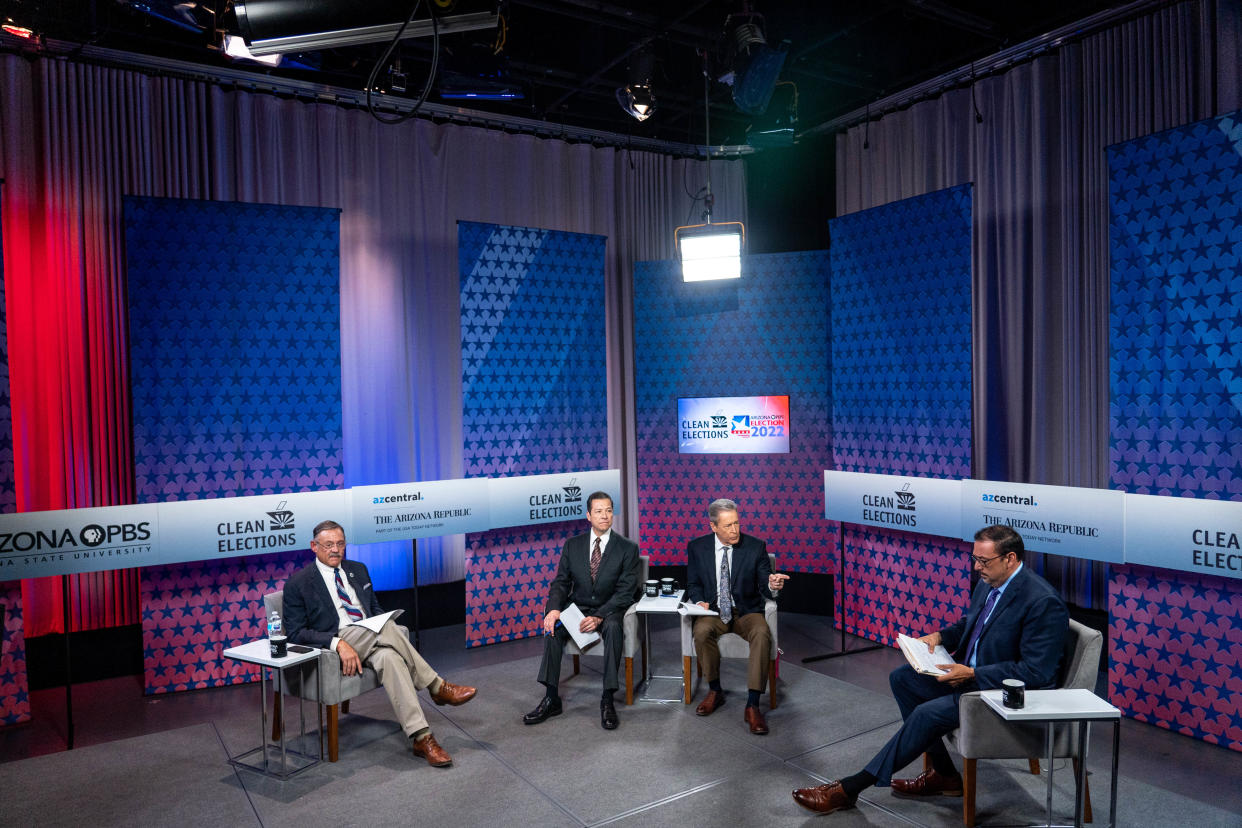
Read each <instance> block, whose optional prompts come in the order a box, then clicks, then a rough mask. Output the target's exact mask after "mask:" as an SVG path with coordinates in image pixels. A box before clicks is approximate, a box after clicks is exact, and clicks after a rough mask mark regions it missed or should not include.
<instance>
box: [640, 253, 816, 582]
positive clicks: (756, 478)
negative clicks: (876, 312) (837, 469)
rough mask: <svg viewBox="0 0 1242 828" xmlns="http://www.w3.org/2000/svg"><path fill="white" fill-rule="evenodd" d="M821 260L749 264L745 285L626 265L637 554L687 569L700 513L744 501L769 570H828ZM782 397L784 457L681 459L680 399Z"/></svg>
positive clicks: (703, 520) (675, 268)
mask: <svg viewBox="0 0 1242 828" xmlns="http://www.w3.org/2000/svg"><path fill="white" fill-rule="evenodd" d="M828 336H829V325H828V253H827V252H825V251H813V252H805V253H779V254H764V255H754V256H746V257H744V258H743V259H742V277H741V279H738V280H734V281H722V282H694V283H690V284H686V283H684V282H682V278H681V265H680V264H679V263H678V262H675V261H661V262H638V263H637V264H636V265H635V268H634V393H635V400H634V407H635V417H636V423H635V427H636V432H637V445H636V467H637V477H638V497H639V503H638V508H639V518H640V531H641V539H642V549H643V551H644V552H646V553H648V554H649V555H650V556H651V563H652V564H684V563H685V562H686V542H687V541H689V540H690V539H691V538H695V537H698V536H699V535H703V534H706V533H707V532H708V531H709V523H708V518H707V506H708V504H709V503H711V502H712V501H713V500H715V499H716V498H719V497H727V498H729V499H731V500H735V501H737V503H738V513H739V515H740V517H741V521H742V531H744V532H746V533H747V534H750V535H754V536H756V537H760V538H763V539H764V540H766V541H767V542H768V550H769V551H771V552H774V553H775V554H776V565H777V568H779V569H781V570H782V571H787V572H789V571H792V572H831V571H833V570H835V566H834V561H835V555H834V550H835V549H836V542H835V534H834V532H833V528H834V525H833V524H830V523H829V522H828V521H826V520H824V469H827V468H830V465H829V464H830V462H831V458H832V449H831V444H832V439H833V438H832V425H831V422H830V421H829V416H830V413H831V406H830V403H829V389H830V385H831V382H830V379H829V373H828V371H829V358H828ZM766 395H788V396H789V435H790V436H789V453H788V454H679V453H678V450H677V446H678V434H679V425H680V424H679V423H678V421H677V400H678V398H681V397H750V396H766Z"/></svg>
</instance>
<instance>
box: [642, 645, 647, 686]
mask: <svg viewBox="0 0 1242 828" xmlns="http://www.w3.org/2000/svg"><path fill="white" fill-rule="evenodd" d="M642 648H643V678H644V679H645V678H647V642H646V641H643V643H642Z"/></svg>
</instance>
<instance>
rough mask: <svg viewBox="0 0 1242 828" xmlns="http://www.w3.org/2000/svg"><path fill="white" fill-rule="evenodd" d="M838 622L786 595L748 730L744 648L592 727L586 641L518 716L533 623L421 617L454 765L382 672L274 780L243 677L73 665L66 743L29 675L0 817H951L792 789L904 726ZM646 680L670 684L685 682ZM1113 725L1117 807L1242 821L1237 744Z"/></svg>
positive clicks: (659, 640)
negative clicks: (834, 804)
mask: <svg viewBox="0 0 1242 828" xmlns="http://www.w3.org/2000/svg"><path fill="white" fill-rule="evenodd" d="M656 623H657V624H659V623H660V622H659V621H657V622H656ZM837 640H838V639H837V634H836V633H835V632H833V630H832V628H831V627H830V621H829V619H823V618H818V617H813V616H802V615H797V614H793V613H786V614H782V616H781V647H782V649H783V651H784V656H783V662H782V666H781V682H780V690H779V705H778V708H777V709H776V710H775V711H772V712H771V713H769V715H768V723H769V726H770V727H771V730H772V732H771V734H770V735H768V736H764V737H757V736H752V735H750V734H749V732H748V731H747V730H746V728H745V726H744V725H743V723H742V708H743V702H744V693H741V692H740V690H741V688H742V686H743V684H744V664H743V663H740V662H729V663H726V669H725V673H724V681H725V687H726V689H732V690H734V691H739V692H735V693H733V694H732V695H731V696H730V697H729V701H728V704H727V705H726V706H725V707H724V708H723V709H721V710H719V711H718V712H717V713H715V714H714V715H712V716H711V717H708V718H699V717H696V716H695V715H694V712H693V707H686V706H685V705H683V704H681V703H680V702H672V703H668V704H660V703H639V704H635V705H634V706H633V707H625V706H624V705H621V706H620V707H619V714H620V718H621V727H620V728H619V729H618V730H617V731H615V732H611V733H610V732H606V731H604V730H602V729H601V728H600V726H599V675H598V672H597V671H596V669H595V662H596V661H597V660H596V659H593V658H583V659H582V664H583V674H582V675H580V676H577V677H573V678H570V677H569V673H570V670H569V661H568V659H566V669H565V680H564V681H563V684H562V695H563V697H564V699H565V702H566V710H565V714H564V715H562V716H560V717H558V718H554V719H551V720H549V721H548V722H545V723H544V724H542V725H539V726H537V727H526V726H524V725H523V724H522V723H521V716H522V714H523V713H525V712H526V711H527V710H529V709H531V708H532V707H533V706H534V705H535V703H536V702H537V701H538V698H539V696H540V688H539V686H538V685H537V684H536V683H535V680H534V675H535V670H536V667H537V665H538V653H539V652H540V650H539V647H540V645H539V643H538V642H537V641H521V642H512V643H508V644H499V645H494V646H491V647H483V648H478V649H475V650H466V649H464V648H463V647H462V645H461V642H462V629H461V627H447V628H440V629H437V630H431V631H428V632H426V633H425V634H424V635H423V637H422V650H423V653H424V654H425V655H426V656H427V657H428V659H429V660H430V661H431V663H432V664H433V665H434V666H435V667H436V668H437V669H438V670H439V671H440V672H441V673H442V674H443V675H445V676H446V677H447V678H448V679H449V680H451V681H454V682H458V683H464V684H473V685H476V686H477V687H478V688H479V695H478V697H477V698H476V699H475V700H474V701H472V702H470V703H469V704H467V705H465V706H463V707H459V708H439V707H435V706H434V705H431V704H430V703H428V704H427V706H426V709H427V711H428V716H429V719H430V721H431V724H432V727H433V730H434V732H435V734H436V736H437V738H438V740H439V741H440V743H441V744H442V745H443V746H444V747H445V748H446V749H447V750H448V751H449V752H450V753H451V754H452V755H453V757H454V760H455V764H454V766H453V767H452V768H448V769H433V768H431V767H428V766H427V765H426V763H425V762H423V761H422V760H419V759H415V758H414V757H413V756H412V755H411V754H410V752H409V748H408V742H407V740H406V739H405V738H404V737H403V736H402V734H401V733H400V731H399V729H398V728H397V726H396V724H395V722H393V720H392V717H391V713H390V710H389V707H388V702H387V699H386V698H385V696H384V694H383V692H382V691H377V692H374V693H371V694H369V695H367V696H364V697H362V698H360V699H357V700H355V702H354V706H353V712H352V713H351V714H350V715H348V716H344V717H342V723H341V759H340V762H338V763H336V764H329V763H326V762H325V763H324V764H321V765H319V766H317V767H314V768H311V769H309V770H307V771H306V772H304V773H303V774H301V775H299V776H296V777H294V778H293V779H291V780H290V781H287V782H280V781H276V780H272V779H268V778H265V777H262V776H260V775H258V774H255V773H251V772H249V771H244V770H234V769H233V768H232V767H231V766H230V765H229V764H228V763H227V759H228V757H229V756H230V755H233V754H237V753H240V752H242V751H244V750H246V749H248V748H251V747H254V746H255V745H256V744H257V743H258V738H259V734H258V723H257V720H258V707H257V705H258V690H257V687H255V686H243V687H232V688H220V689H214V690H203V691H196V692H190V693H180V694H175V695H169V696H161V697H153V698H144V697H143V696H142V695H141V689H140V686H139V683H138V680H137V678H127V679H115V680H110V681H106V682H97V683H94V684H91V685H79V686H78V687H77V688H76V691H75V702H76V704H75V721H76V725H77V727H76V738H77V746H76V747H75V749H74V750H72V751H66V750H64V711H63V693H62V692H61V691H42V692H40V693H36V694H35V695H34V699H33V701H34V707H35V714H36V721H35V722H33V723H31V724H29V725H23V726H19V727H12V728H7V729H3V730H0V756H2V759H3V764H0V789H2V790H3V791H4V804H3V806H0V824H3V825H69V824H74V825H79V824H82V823H83V822H90V823H92V824H95V825H170V824H178V825H222V824H226V825H271V826H275V825H292V826H307V825H328V824H333V825H376V824H420V825H421V824H428V825H445V826H456V825H463V826H474V825H501V824H507V825H540V826H544V825H547V826H559V825H566V826H582V825H605V824H615V825H632V826H640V825H685V826H689V825H712V824H716V825H756V826H759V825H762V826H767V825H777V824H786V825H798V824H804V823H812V824H816V825H828V824H833V825H843V826H844V825H899V826H900V825H927V826H954V825H960V824H961V800H960V799H953V798H937V799H933V800H930V801H909V800H902V799H897V798H894V797H892V796H890V795H889V793H888V791H887V789H878V788H876V789H872V790H871V791H869V792H868V793H866V794H864V797H863V799H862V800H861V801H860V803H859V807H858V808H857V809H854V810H850V811H844V812H840V813H837V814H834V815H832V816H829V817H823V818H817V817H815V816H813V815H811V814H809V813H808V812H805V811H803V810H802V809H801V808H799V807H798V806H797V805H796V804H795V803H794V802H793V800H792V799H791V798H790V795H789V792H790V790H791V789H792V788H796V787H802V786H806V785H814V784H819V783H820V782H823V781H826V780H829V779H833V778H836V777H838V776H841V775H844V774H846V773H851V772H853V771H855V770H857V769H858V768H859V767H861V766H862V765H863V764H864V763H865V762H866V761H867V759H868V758H870V756H871V754H872V753H874V751H875V750H876V749H877V748H878V747H879V746H880V745H881V744H883V742H884V741H885V740H886V739H887V738H888V737H889V735H890V734H892V733H893V731H894V730H895V729H896V727H897V722H898V714H897V709H896V706H895V705H894V704H893V702H892V700H891V698H890V696H889V694H888V690H887V675H888V671H889V670H890V669H891V668H892V667H894V666H895V665H896V664H897V663H898V662H899V659H900V656H899V655H898V654H897V653H896V652H895V651H892V650H884V651H879V652H871V653H863V654H859V655H855V656H850V657H847V658H843V659H832V660H828V661H820V662H817V663H814V664H810V665H805V666H804V665H802V664H801V659H802V658H803V657H804V656H807V655H814V654H817V653H821V652H826V651H829V650H832V649H834V648H835V645H836V643H837ZM653 650H654V652H655V657H656V668H657V669H656V672H657V673H673V672H679V670H680V657H679V655H678V641H677V638H676V636H675V634H674V632H673V630H672V628H671V627H667V628H665V629H662V630H657V631H656V632H655V638H654V642H653ZM653 690H654V692H655V693H657V694H664V695H674V694H675V693H677V691H678V690H679V684H678V683H675V682H670V681H662V682H658V683H657V684H656V686H655V687H654V688H653ZM702 692H703V691H702V690H701V689H699V688H696V693H695V699H696V702H697V700H698V699H699V698H701V697H702ZM765 701H766V700H765ZM1097 730H1098V733H1097V734H1096V735H1095V736H1094V737H1093V747H1092V751H1093V753H1092V759H1091V762H1090V765H1091V769H1092V775H1091V793H1092V798H1093V801H1094V804H1095V807H1096V823H1097V824H1100V825H1103V824H1106V822H1107V816H1108V814H1107V809H1108V808H1107V802H1108V789H1109V782H1110V779H1109V764H1108V756H1107V753H1108V744H1109V739H1110V738H1111V727H1108V726H1104V727H1100V728H1097ZM1121 740H1122V756H1121V773H1120V805H1119V818H1118V823H1119V824H1120V825H1137V826H1146V825H1152V826H1166V825H1184V826H1216V825H1220V826H1226V825H1228V826H1239V825H1242V791H1240V790H1239V786H1237V785H1236V784H1233V783H1232V782H1227V781H1226V780H1236V779H1237V778H1238V777H1239V771H1242V757H1240V756H1239V755H1238V754H1237V753H1234V752H1231V751H1228V750H1225V749H1223V748H1217V747H1213V746H1211V745H1205V744H1203V743H1200V742H1197V741H1194V740H1191V739H1188V738H1185V737H1182V736H1177V735H1174V734H1171V733H1168V732H1166V731H1163V730H1160V729H1158V728H1154V727H1150V726H1147V725H1142V724H1138V723H1135V722H1131V721H1125V722H1124V723H1123V725H1122V737H1121ZM979 774H980V783H979V795H978V819H979V824H980V825H991V826H995V825H1018V824H1028V823H1031V822H1035V821H1037V820H1040V819H1042V814H1043V807H1044V787H1043V785H1044V778H1043V777H1036V776H1032V775H1031V774H1030V773H1029V772H1028V771H1027V770H1026V763H1025V762H1016V761H1015V762H1005V761H996V762H986V761H985V762H980V771H979ZM1071 778H1072V774H1071V773H1070V772H1069V770H1068V768H1066V767H1064V764H1063V763H1062V762H1058V763H1057V767H1056V769H1055V772H1054V780H1055V782H1056V798H1055V800H1054V818H1055V819H1057V820H1059V821H1066V820H1070V821H1072V814H1071V811H1072V804H1073V795H1072V788H1071ZM816 820H817V821H816ZM812 821H814V822H812Z"/></svg>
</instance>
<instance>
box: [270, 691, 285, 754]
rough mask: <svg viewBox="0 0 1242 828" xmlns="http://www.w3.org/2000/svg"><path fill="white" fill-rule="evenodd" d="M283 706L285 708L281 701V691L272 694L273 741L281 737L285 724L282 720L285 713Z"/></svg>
mask: <svg viewBox="0 0 1242 828" xmlns="http://www.w3.org/2000/svg"><path fill="white" fill-rule="evenodd" d="M283 708H284V705H283V704H282V703H281V700H280V693H275V694H273V696H272V741H273V742H275V741H278V740H279V739H280V730H281V727H282V724H283V723H282V721H281V716H282V715H283V713H284V710H283Z"/></svg>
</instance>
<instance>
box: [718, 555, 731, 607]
mask: <svg viewBox="0 0 1242 828" xmlns="http://www.w3.org/2000/svg"><path fill="white" fill-rule="evenodd" d="M716 595H717V599H716V603H717V605H718V606H719V607H720V620H721V621H723V622H725V623H726V624H728V623H729V622H730V621H732V620H733V586H732V585H731V583H730V579H729V547H728V546H726V547H724V554H722V555H721V556H720V586H719V587H717V589H716Z"/></svg>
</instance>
